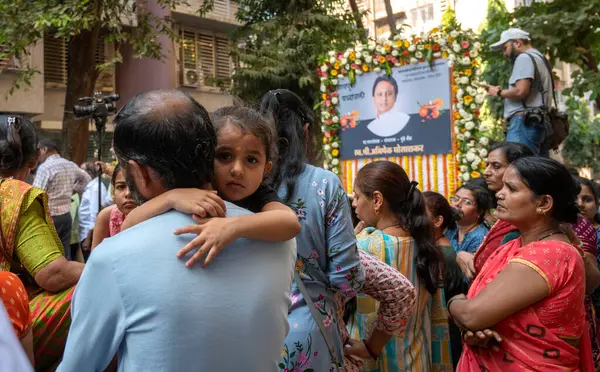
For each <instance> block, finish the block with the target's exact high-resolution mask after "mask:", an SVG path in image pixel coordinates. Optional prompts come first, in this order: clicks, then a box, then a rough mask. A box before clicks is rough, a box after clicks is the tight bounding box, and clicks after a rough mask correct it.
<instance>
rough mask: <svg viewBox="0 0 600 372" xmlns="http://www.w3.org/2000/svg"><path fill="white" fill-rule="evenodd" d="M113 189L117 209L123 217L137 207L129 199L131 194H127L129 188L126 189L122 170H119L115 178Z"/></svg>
mask: <svg viewBox="0 0 600 372" xmlns="http://www.w3.org/2000/svg"><path fill="white" fill-rule="evenodd" d="M113 189H114V193H115V195H114V199H115V204H116V205H117V208H119V210H120V211H121V213H123V214H124V215H125V216H127V215H128V214H129V212H131V211H132V210H134V209H135V208H136V207H137V204H135V202H134V201H133V199H132V198H131V193H130V192H129V187H127V183H126V182H125V175H124V174H123V170H120V171H119V173H118V174H117V177H115V184H114V185H113Z"/></svg>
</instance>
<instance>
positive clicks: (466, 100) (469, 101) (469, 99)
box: [463, 96, 473, 105]
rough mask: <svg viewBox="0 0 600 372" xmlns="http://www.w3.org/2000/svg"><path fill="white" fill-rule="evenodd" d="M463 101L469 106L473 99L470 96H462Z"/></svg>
mask: <svg viewBox="0 0 600 372" xmlns="http://www.w3.org/2000/svg"><path fill="white" fill-rule="evenodd" d="M463 99H464V100H465V103H466V104H467V105H470V104H471V102H473V97H471V96H464V98H463Z"/></svg>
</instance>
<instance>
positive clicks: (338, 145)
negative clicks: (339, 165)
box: [331, 142, 340, 149]
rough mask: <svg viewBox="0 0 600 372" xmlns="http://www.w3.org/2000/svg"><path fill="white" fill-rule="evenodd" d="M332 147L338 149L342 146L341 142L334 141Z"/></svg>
mask: <svg viewBox="0 0 600 372" xmlns="http://www.w3.org/2000/svg"><path fill="white" fill-rule="evenodd" d="M331 147H333V148H334V149H337V148H338V147H340V144H339V143H337V142H334V143H332V144H331Z"/></svg>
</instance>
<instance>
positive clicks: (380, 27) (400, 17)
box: [375, 12, 406, 37]
mask: <svg viewBox="0 0 600 372" xmlns="http://www.w3.org/2000/svg"><path fill="white" fill-rule="evenodd" d="M394 17H395V18H396V30H397V31H399V30H400V28H401V27H402V25H403V24H404V22H405V21H406V14H405V13H404V12H402V13H396V14H394ZM375 28H376V36H377V37H381V36H386V34H387V35H389V32H390V25H389V24H388V20H387V17H384V18H379V19H376V20H375Z"/></svg>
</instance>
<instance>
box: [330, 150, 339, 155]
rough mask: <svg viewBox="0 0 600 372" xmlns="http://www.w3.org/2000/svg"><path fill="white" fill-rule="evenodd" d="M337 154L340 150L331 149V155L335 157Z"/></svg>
mask: <svg viewBox="0 0 600 372" xmlns="http://www.w3.org/2000/svg"><path fill="white" fill-rule="evenodd" d="M339 154H340V150H338V149H333V150H332V151H331V156H333V157H337V156H338V155H339Z"/></svg>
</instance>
